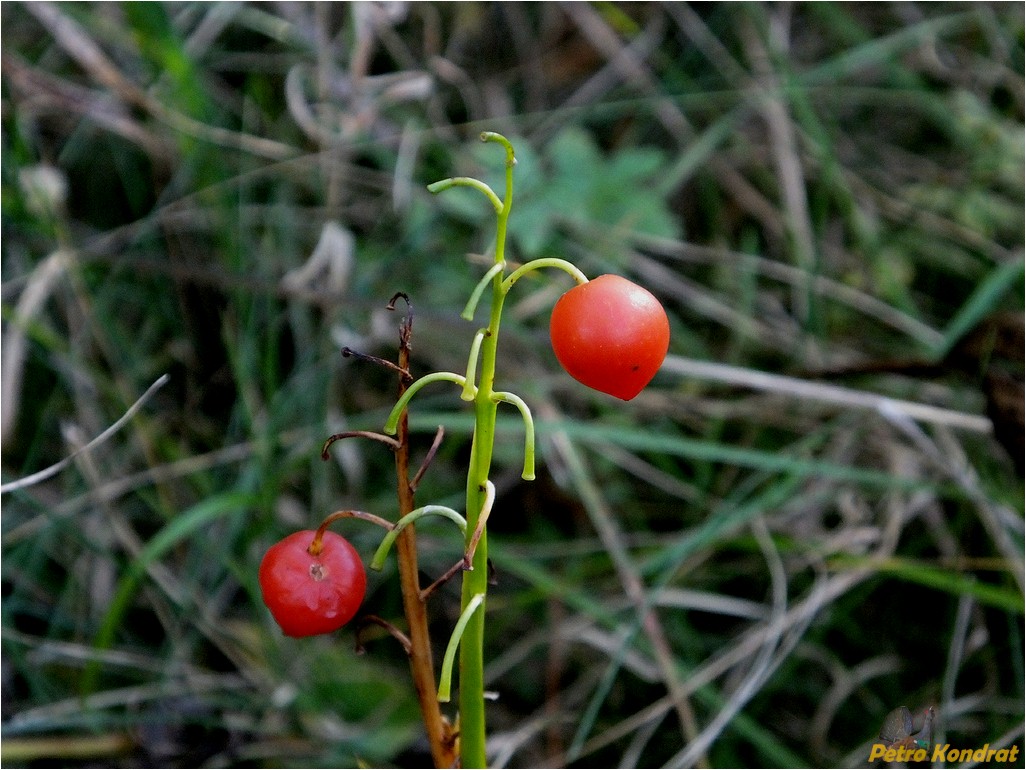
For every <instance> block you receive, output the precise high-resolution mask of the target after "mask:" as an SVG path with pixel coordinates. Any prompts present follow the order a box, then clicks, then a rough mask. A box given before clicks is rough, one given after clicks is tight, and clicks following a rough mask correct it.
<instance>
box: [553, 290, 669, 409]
mask: <svg viewBox="0 0 1026 770" xmlns="http://www.w3.org/2000/svg"><path fill="white" fill-rule="evenodd" d="M549 334H550V336H551V338H552V349H553V351H554V352H555V354H556V358H557V359H559V363H560V364H562V365H563V368H564V369H566V371H567V373H568V374H569V375H570V376H571V377H573V378H574V379H575V380H577V381H578V382H581V383H583V384H585V385H587V386H588V387H589V388H594V389H595V390H598V391H601V392H602V393H608V394H609V395H611V396H616V397H617V398H622V399H623V400H624V401H630V400H631V399H632V398H634V397H635V396H636V395H638V393H640V392H641V390H642V388H644V387H645V386H646V385H648V383H649V382H650V381H651V379H652V378H653V377H654V376H655V373H656V372H657V371H659V367H660V366H662V364H663V359H664V358H666V351H667V350H668V349H669V347H670V322H669V320H668V319H667V318H666V311H665V310H663V306H662V305H661V304H659V300H657V299H656V298H655V297H654V296H652V293H651V292H649V291H648V290H647V289H644V288H642V287H641V286H638V285H637V284H636V283H633V282H632V281H628V280H627V279H626V278H622V277H621V276H618V275H600V276H599V277H598V278H595V279H593V280H591V281H588V282H587V283H584V284H579V285H577V286H575V287H574V288H572V289H570V291H568V292H567V293H566V294H564V295H563V296H562V297H560V298H559V299H558V300H557V301H556V306H555V307H554V308H553V309H552V319H551V321H550V322H549Z"/></svg>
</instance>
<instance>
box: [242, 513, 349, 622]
mask: <svg viewBox="0 0 1026 770" xmlns="http://www.w3.org/2000/svg"><path fill="white" fill-rule="evenodd" d="M315 535H316V533H315V532H314V531H313V530H303V531H302V532H294V533H293V534H291V535H289V536H288V537H286V538H285V539H284V540H281V541H279V542H278V543H275V544H274V545H272V546H271V547H270V548H269V549H268V551H267V553H266V554H264V559H263V561H261V562H260V591H261V593H262V594H263V598H264V604H266V605H267V608H268V609H269V610H270V611H271V615H273V616H274V619H275V620H276V621H278V625H279V626H281V630H282V631H284V632H285V633H286V634H287V635H288V636H313V635H315V634H328V633H331V632H332V631H337V630H338V629H340V628H341V627H342V626H344V625H345V624H346V623H348V622H349V621H350V620H351V619H352V617H353V615H355V614H356V611H357V610H358V609H359V608H360V602H362V601H363V594H364V592H365V591H366V589H367V573H366V571H365V570H364V568H363V562H362V561H360V554H358V553H357V552H356V549H355V548H353V546H352V545H350V544H349V541H348V540H346V539H345V538H344V537H342V536H341V535H337V534H335V533H334V532H331V531H330V530H329V531H325V533H324V536H323V539H322V540H321V550H320V552H319V553H317V554H316V555H312V554H311V553H310V546H311V544H313V542H314V538H315Z"/></svg>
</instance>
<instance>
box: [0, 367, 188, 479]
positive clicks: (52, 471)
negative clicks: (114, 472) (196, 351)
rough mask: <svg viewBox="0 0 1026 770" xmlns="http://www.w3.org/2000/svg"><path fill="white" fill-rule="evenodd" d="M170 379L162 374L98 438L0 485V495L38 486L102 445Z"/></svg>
mask: <svg viewBox="0 0 1026 770" xmlns="http://www.w3.org/2000/svg"><path fill="white" fill-rule="evenodd" d="M170 379H171V378H170V376H169V375H167V374H162V375H161V376H160V377H158V378H157V379H156V381H155V382H154V383H153V384H152V385H150V387H148V388H147V389H146V392H145V393H143V394H142V395H141V396H140V397H139V398H138V399H137V400H136V402H135V403H134V404H132V405H131V406H130V407H128V409H127V410H126V411H125V413H124V414H123V415H121V417H119V418H118V419H117V420H116V421H115V422H114V423H113V424H111V426H110V427H108V428H107V429H106V430H105V431H103V433H100V434H99V435H98V436H96V437H95V438H93V440H92V441H90V442H89V443H87V444H85V445H83V446H81V447H79V448H78V449H76V450H75V451H74V452H72V453H71V454H70V455H68V456H67V457H65V458H64V459H63V460H61V461H60V462H57V463H54V464H53V465H51V466H50V467H48V468H44V469H43V470H41V471H37V472H36V473H33V474H30V475H28V476H25V477H23V478H20V479H17V480H15V481H8V482H7V483H6V484H0V494H5V493H7V492H14V491H15V490H18V489H25V488H26V487H30V486H32V485H33V484H38V483H39V482H41V481H45V480H46V479H48V478H50V477H51V476H55V475H56V474H58V473H60V472H61V471H62V470H64V469H65V468H66V467H68V465H69V464H70V463H72V462H74V461H75V459H76V458H77V457H78V456H79V455H82V454H84V453H86V452H89V451H91V450H92V449H94V448H95V447H97V446H99V445H100V444H102V443H103V442H104V441H107V440H108V439H109V438H110V437H111V436H113V435H114V434H115V433H117V432H118V431H119V430H121V429H122V428H123V427H124V426H125V425H126V424H127V423H128V422H129V421H130V420H131V419H132V418H133V417H134V416H135V415H136V413H137V412H138V411H139V410H140V409H142V408H143V406H144V405H145V404H146V402H147V401H149V400H150V398H151V397H152V396H153V394H154V393H156V392H157V391H158V390H160V389H161V388H162V387H164V386H165V385H166V384H167V383H168V381H169V380H170Z"/></svg>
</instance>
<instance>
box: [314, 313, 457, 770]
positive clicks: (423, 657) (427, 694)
mask: <svg viewBox="0 0 1026 770" xmlns="http://www.w3.org/2000/svg"><path fill="white" fill-rule="evenodd" d="M400 298H401V299H403V300H404V301H405V302H406V307H407V311H406V316H405V318H403V321H402V324H401V325H400V327H399V360H398V363H393V362H391V361H387V360H385V359H383V358H379V357H377V356H370V355H366V354H363V353H357V352H355V351H353V350H352V349H350V348H343V349H342V355H343V356H346V357H349V356H352V357H353V358H356V359H357V360H361V361H368V362H370V363H374V364H378V365H379V366H384V367H385V368H387V369H390V370H391V371H394V372H396V373H397V374H398V375H399V396H402V394H403V392H404V391H405V390H406V388H407V386H408V385H409V383H410V382H412V379H413V378H412V377H411V376H410V371H409V365H410V351H411V350H412V334H413V305H412V304H411V303H410V298H409V297H408V296H407V295H406V294H404V293H402V292H398V293H396V294H395V295H394V296H393V297H392V299H391V300H389V302H388V306H387V307H388V309H389V310H395V303H396V302H397V301H398V300H399V299H400ZM443 435H444V431H443V429H442V428H441V427H439V429H438V432H437V433H436V434H435V440H434V442H433V443H432V444H431V448H430V449H429V450H428V454H427V456H426V457H425V458H424V462H423V463H421V466H420V469H419V470H418V471H417V474H416V476H415V477H414V478H413V480H412V481H411V479H410V430H409V422H408V418H407V415H406V413H405V412H404V413H403V415H402V417H401V418H400V420H399V425H398V427H397V430H396V436H395V438H394V439H393V438H390V437H388V436H384V435H382V434H379V433H372V432H369V431H347V432H345V433H338V434H335V435H334V436H332V437H331V438H329V439H328V440H327V441H326V442H325V443H324V448H323V452H324V454H326V453H327V450H328V447H330V446H331V444H332V443H333V442H334V441H336V440H339V439H342V438H348V437H350V436H361V437H364V438H371V439H374V440H376V441H381V442H382V443H384V444H387V445H388V446H389V447H391V448H392V450H393V451H394V452H395V473H396V487H397V491H398V496H399V517H400V518H401V517H403V516H405V515H406V514H408V513H411V512H412V511H413V510H414V508H415V507H416V506H415V503H414V491H415V490H416V488H417V484H419V483H420V479H421V477H422V476H423V475H424V471H425V470H426V469H427V467H428V465H430V463H431V461H432V459H434V456H435V453H436V452H437V451H438V447H439V445H440V444H441V441H442V437H443ZM322 456H324V455H322ZM388 526H389V528H391V526H392V525H391V524H389V525H388ZM395 546H396V552H397V557H398V562H399V582H400V586H401V588H402V594H403V609H404V612H405V614H406V623H407V625H408V627H409V636H406V635H405V634H402V633H401V632H400V631H399V630H398V629H397V628H395V627H394V626H393V625H392V624H390V623H387V622H386V621H383V620H381V619H380V618H378V617H376V616H374V615H369V616H367V618H366V622H371V623H376V624H377V625H380V626H382V627H383V628H385V629H386V630H387V631H388V632H389V633H390V634H392V636H394V637H395V638H396V639H398V640H399V641H400V642H401V643H402V644H403V647H404V648H405V649H406V653H407V654H408V655H409V657H410V672H411V674H412V676H413V686H414V689H415V690H416V693H417V701H418V702H419V704H420V711H421V717H422V719H423V720H424V729H425V731H426V732H427V738H428V743H429V745H430V746H431V757H432V759H433V761H434V763H435V767H439V768H444V767H455V766H456V764H457V759H456V757H457V748H456V741H455V740H454V738H453V730H452V727H451V726H450V725H449V723H448V721H446V719H445V717H443V716H442V711H441V707H440V706H439V704H438V698H437V697H436V684H435V667H434V661H433V658H432V652H431V637H430V635H429V633H428V621H427V604H426V599H427V595H426V594H424V593H423V592H422V591H421V590H420V577H419V571H418V567H417V539H416V531H415V528H414V525H412V524H410V525H408V526H406V527H404V528H403V530H402V531H401V532H400V533H399V534H398V536H397V537H396V543H395ZM460 564H462V562H460Z"/></svg>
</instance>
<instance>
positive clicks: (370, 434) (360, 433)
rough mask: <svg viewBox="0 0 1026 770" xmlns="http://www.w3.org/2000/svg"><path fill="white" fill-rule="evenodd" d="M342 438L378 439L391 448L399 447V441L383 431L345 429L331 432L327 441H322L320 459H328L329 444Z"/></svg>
mask: <svg viewBox="0 0 1026 770" xmlns="http://www.w3.org/2000/svg"><path fill="white" fill-rule="evenodd" d="M344 438H369V439H373V440H374V441H380V442H381V443H382V444H385V445H386V446H389V447H391V448H392V449H393V450H395V449H398V448H399V442H398V441H396V440H395V439H394V438H392V437H391V436H386V435H385V434H384V433H375V432H374V431H372V430H347V431H343V432H342V433H333V434H332V435H330V436H328V439H327V441H325V442H324V446H322V447H321V459H322V460H327V459H329V458H330V457H331V455H330V454H329V453H328V450H329V449H330V448H331V445H332V444H334V443H335V442H336V441H341V440H342V439H344Z"/></svg>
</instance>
